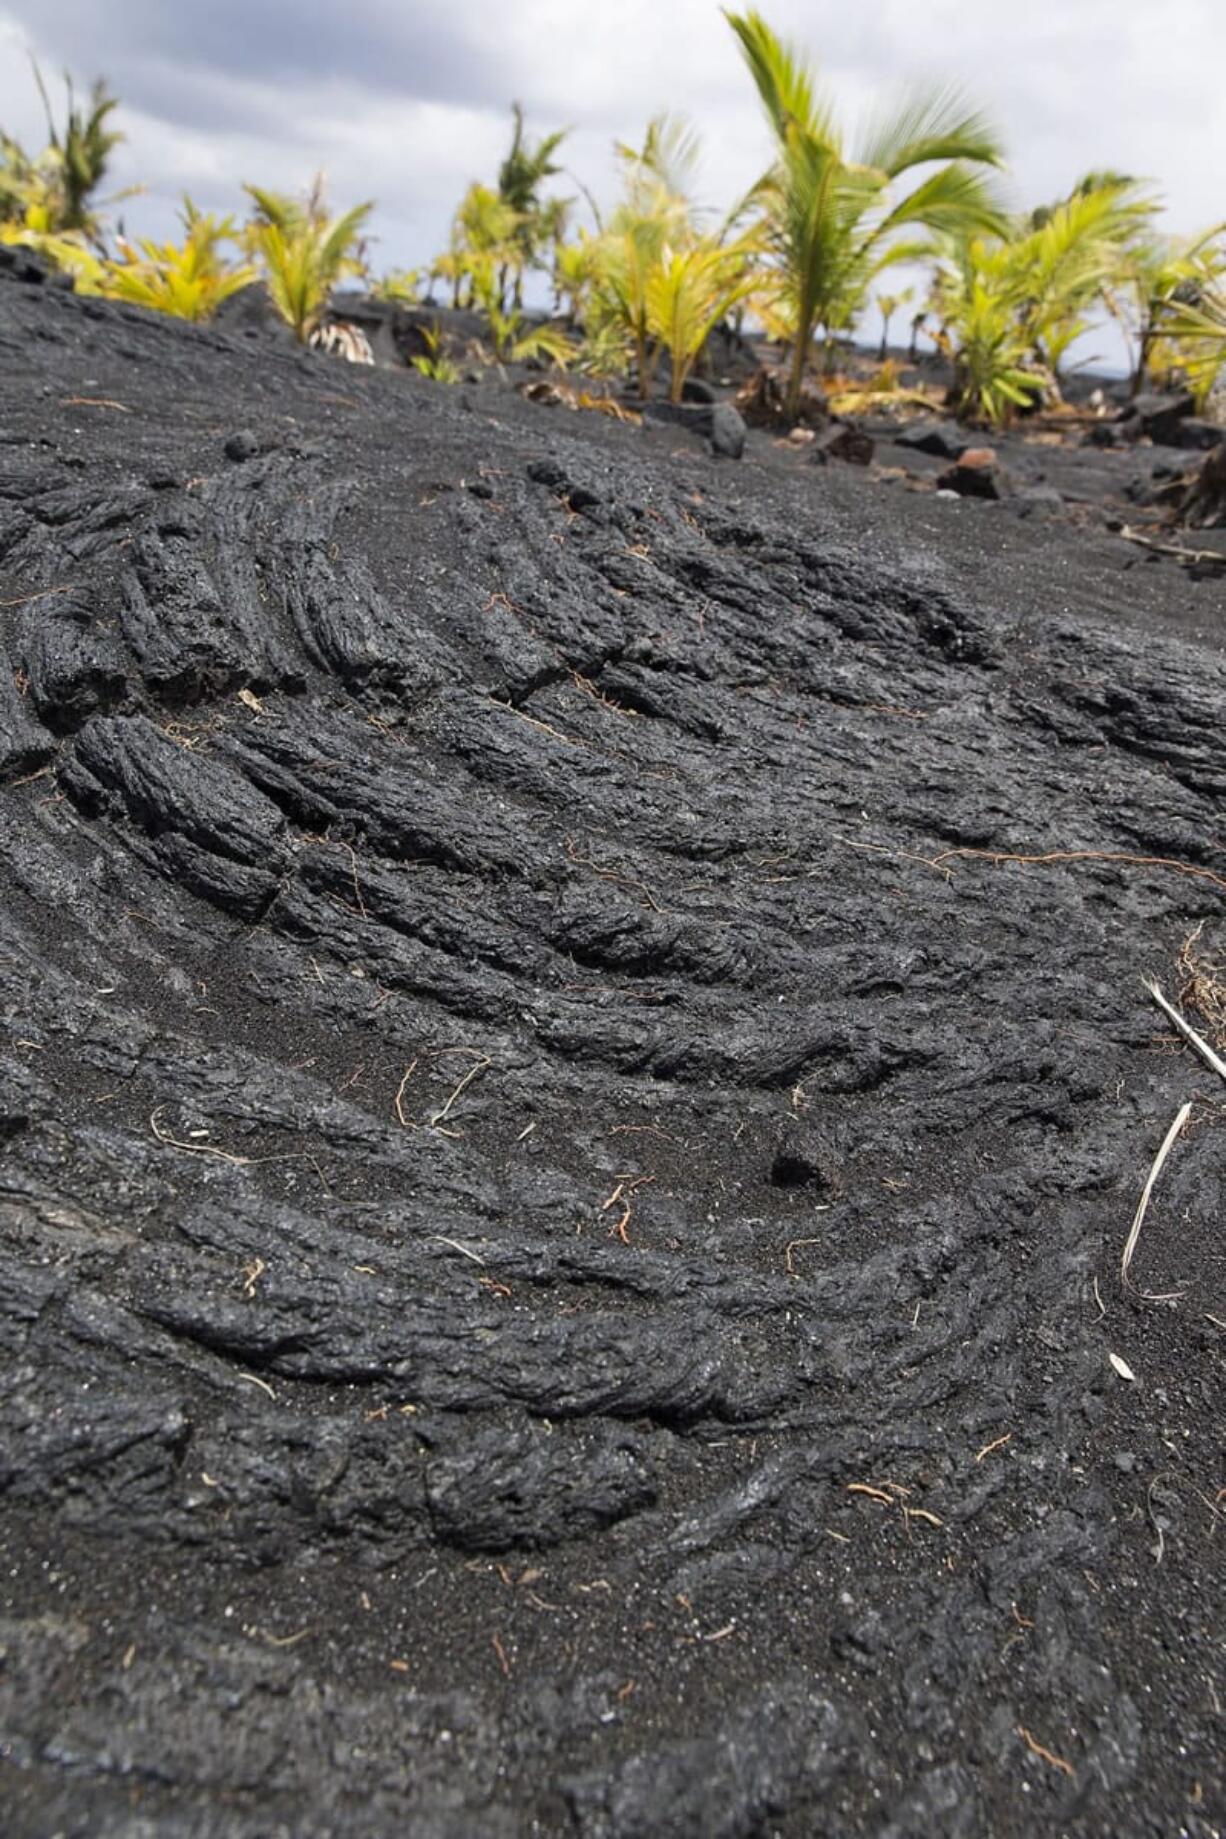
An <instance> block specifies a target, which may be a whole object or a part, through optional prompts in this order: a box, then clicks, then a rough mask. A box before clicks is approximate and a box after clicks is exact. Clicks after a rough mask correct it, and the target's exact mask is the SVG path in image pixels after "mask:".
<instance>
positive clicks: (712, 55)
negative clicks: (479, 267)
mask: <svg viewBox="0 0 1226 1839" xmlns="http://www.w3.org/2000/svg"><path fill="white" fill-rule="evenodd" d="M762 10H763V11H764V12H765V13H766V15H767V17H768V18H769V19H770V20H771V22H772V24H774V25H775V26H776V27H777V29H779V30H780V31H782V32H784V33H785V34H787V35H788V36H791V37H794V38H796V39H798V40H799V41H801V42H802V43H804V44H805V45H807V46H808V47H810V48H811V50H812V52H813V53H814V55H815V56H816V58H817V60H818V61H819V64H820V66H821V68H822V71H823V74H824V77H825V79H826V82H827V84H828V86H829V87H830V88H831V89H832V90H833V91H834V93H835V94H836V95H837V97H838V99H839V102H840V105H841V106H842V109H843V112H844V115H845V117H846V119H847V121H848V122H849V124H852V125H854V123H855V121H856V119H857V118H858V117H862V116H863V114H864V113H865V112H866V111H867V109H868V108H869V107H870V106H871V104H872V103H873V101H874V100H876V99H879V98H882V97H883V96H887V95H889V94H890V93H892V92H895V91H896V90H897V89H898V88H899V87H900V86H901V85H903V84H905V83H906V82H908V81H910V80H914V79H917V78H918V79H925V78H928V79H931V78H933V77H940V78H948V77H955V78H958V79H960V80H961V81H962V82H963V83H964V84H965V85H966V86H967V87H968V88H969V89H970V90H971V91H972V93H973V94H974V95H975V97H976V98H977V99H978V100H979V101H980V102H981V103H982V104H983V105H984V106H986V107H987V108H988V109H989V110H990V111H991V113H992V114H993V115H994V117H995V119H996V120H997V122H998V123H999V125H1000V127H1001V128H1002V130H1003V132H1004V134H1005V136H1006V139H1007V142H1008V145H1009V148H1010V150H1011V160H1012V163H1011V174H1010V182H1011V186H1012V190H1013V196H1014V198H1015V200H1016V201H1017V202H1018V203H1022V202H1026V203H1033V202H1037V201H1039V200H1041V199H1043V198H1047V197H1051V196H1054V195H1056V194H1058V193H1059V192H1060V191H1062V190H1066V189H1067V188H1068V186H1069V184H1070V183H1071V182H1072V181H1073V180H1074V179H1075V178H1076V177H1077V176H1079V175H1080V174H1081V173H1082V172H1084V171H1086V170H1087V169H1089V168H1092V167H1095V166H1104V165H1110V166H1113V167H1115V168H1116V169H1118V170H1124V171H1128V172H1131V173H1135V174H1143V175H1147V176H1150V177H1152V178H1154V179H1155V180H1157V181H1158V183H1159V185H1160V187H1161V190H1162V192H1163V194H1164V196H1165V198H1166V200H1167V204H1168V222H1169V225H1170V227H1171V228H1172V229H1176V230H1195V229H1199V228H1202V227H1206V226H1207V225H1209V224H1210V223H1212V222H1214V221H1215V220H1216V219H1218V218H1219V217H1224V216H1226V108H1224V107H1223V105H1222V80H1223V73H1224V72H1226V0H1180V4H1179V5H1178V6H1158V5H1155V4H1154V0H1021V3H1009V4H1005V3H1003V0H993V3H992V4H988V5H984V4H982V3H981V4H978V5H973V4H968V0H858V3H856V4H847V0H837V3H836V0H764V4H763V7H762ZM27 52H31V53H33V54H34V55H35V56H37V57H38V59H39V60H40V62H41V64H42V66H43V69H44V72H45V74H46V75H47V76H48V77H49V78H50V77H51V76H53V75H55V74H56V73H58V72H60V71H62V70H64V69H69V70H71V71H72V72H73V74H74V76H75V77H76V78H77V79H78V81H79V82H80V83H82V84H84V83H86V82H87V81H88V80H89V79H91V78H92V77H93V76H95V75H98V74H101V75H104V76H105V77H106V78H107V80H108V82H109V83H110V85H111V87H112V89H113V90H114V91H115V92H116V93H117V94H118V95H119V96H120V97H121V98H122V102H123V112H122V125H123V127H124V128H125V129H126V131H127V135H128V139H127V142H126V144H125V146H124V147H123V149H122V150H121V153H120V155H119V156H118V157H117V159H116V162H115V180H116V183H117V184H129V183H143V184H144V186H145V187H146V191H145V194H144V196H142V197H140V198H138V199H136V200H134V201H132V202H130V203H129V204H127V205H126V206H125V207H124V209H125V215H126V222H127V227H128V228H129V230H130V231H136V232H141V233H149V234H161V233H169V232H170V231H171V230H172V228H173V225H174V213H175V205H176V202H177V200H178V197H179V195H180V194H181V193H182V192H183V191H185V190H186V191H190V192H191V194H192V196H193V197H194V198H195V200H196V202H197V203H198V204H200V205H202V206H207V207H212V208H220V209H223V210H224V209H233V208H236V207H238V206H239V205H240V203H241V195H240V192H239V186H240V183H241V181H243V180H244V179H250V180H254V181H256V182H257V183H261V184H264V185H269V186H272V187H274V188H277V189H297V188H299V187H300V186H302V185H303V184H304V183H305V182H306V181H307V180H309V178H310V176H311V174H312V173H313V172H314V171H315V170H317V169H318V168H320V167H322V168H324V169H325V170H326V172H327V175H328V180H329V186H330V191H331V195H332V197H333V199H334V201H335V202H336V203H337V204H338V205H339V204H350V203H356V202H358V201H359V200H361V199H364V198H374V199H376V200H377V203H378V210H377V214H376V217H375V219H374V228H375V231H376V233H377V236H378V238H379V241H378V244H377V248H376V260H377V263H378V264H379V265H380V266H413V265H417V264H420V263H424V262H428V260H429V258H430V257H431V256H432V255H433V254H434V253H435V252H437V251H438V250H439V249H440V248H442V247H443V245H444V243H445V241H446V234H447V225H448V220H449V218H450V215H451V211H452V209H453V207H454V204H455V201H456V200H457V198H458V197H459V195H460V193H461V192H462V191H463V189H464V187H465V186H466V184H467V183H468V182H469V180H471V179H473V178H482V177H483V178H486V179H490V178H492V177H493V175H494V174H495V172H496V169H497V163H498V160H499V158H500V157H501V154H502V152H503V151H504V148H505V145H506V142H507V139H508V134H509V113H508V107H509V103H510V101H511V99H512V97H516V98H518V99H519V100H520V101H522V102H523V104H524V106H525V107H526V109H527V110H528V114H529V122H530V126H531V128H533V129H534V130H536V131H543V130H545V129H548V128H552V127H560V126H567V127H569V128H570V129H571V130H572V133H571V136H570V139H569V140H568V142H567V145H566V155H567V163H568V165H569V166H570V167H571V168H572V169H573V170H574V172H575V173H577V174H578V175H579V177H580V178H582V179H583V181H584V182H585V183H586V184H587V185H589V186H590V187H591V188H592V190H593V191H594V192H595V193H596V195H597V196H598V197H602V198H603V197H607V196H608V195H609V190H610V187H611V167H610V151H609V149H610V142H611V140H612V139H613V137H614V136H615V135H616V136H619V137H621V138H624V139H633V138H635V137H636V136H637V135H639V134H640V133H641V130H642V127H643V125H644V124H645V122H646V121H647V120H648V118H649V117H650V116H651V115H652V114H653V113H655V112H656V111H658V110H660V109H663V108H670V109H682V110H684V111H685V112H687V113H688V114H689V116H690V117H691V119H692V120H693V121H694V123H695V124H696V125H697V126H698V127H699V129H700V130H701V131H702V134H703V137H704V142H705V148H706V155H705V160H704V165H703V169H702V190H703V193H704V196H705V197H706V198H707V199H708V200H709V201H710V202H711V203H712V204H722V203H727V202H730V201H731V200H732V198H733V197H734V196H736V195H738V194H739V193H740V192H742V191H744V189H745V188H746V187H747V186H748V185H749V184H750V183H751V182H752V181H753V179H754V178H756V177H757V176H758V174H759V172H760V171H761V169H762V167H763V165H764V163H765V155H766V141H765V138H764V135H763V131H762V127H761V124H760V121H759V118H758V114H757V108H756V102H755V98H754V96H753V94H752V93H751V90H750V86H749V82H748V78H747V77H746V75H745V73H744V71H743V69H742V68H741V65H740V63H739V60H738V56H737V51H736V47H735V43H734V40H733V38H732V34H731V33H730V32H729V30H728V27H727V26H726V24H725V23H724V21H723V19H722V18H721V16H720V10H719V7H718V5H717V4H715V3H714V0H292V3H291V0H0V126H3V127H4V128H5V129H6V130H8V132H10V133H15V134H16V135H17V136H18V138H19V139H21V140H23V141H24V142H27V143H33V144H34V145H41V144H42V141H43V139H44V138H45V136H44V134H43V123H42V115H41V109H40V104H39V101H38V95H37V91H36V90H35V87H34V84H33V80H32V77H31V75H30V70H29V64H28V60H27V57H26V55H25V54H26V53H27ZM561 189H562V190H563V191H569V192H571V193H573V192H574V190H575V188H574V186H573V184H568V183H567V182H566V181H562V183H561Z"/></svg>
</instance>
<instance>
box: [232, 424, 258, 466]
mask: <svg viewBox="0 0 1226 1839" xmlns="http://www.w3.org/2000/svg"><path fill="white" fill-rule="evenodd" d="M259 451H260V443H259V442H258V441H257V440H256V438H255V435H254V434H252V432H251V430H250V429H249V428H240V429H239V430H238V431H237V433H235V434H231V435H230V436H229V437H228V439H227V441H226V458H227V460H234V461H237V462H241V461H243V460H254V458H255V456H256V454H257V453H258V452H259Z"/></svg>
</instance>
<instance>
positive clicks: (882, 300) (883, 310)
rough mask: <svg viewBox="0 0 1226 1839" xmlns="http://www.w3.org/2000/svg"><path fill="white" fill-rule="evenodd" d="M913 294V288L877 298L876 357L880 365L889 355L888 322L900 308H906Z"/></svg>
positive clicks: (880, 295)
mask: <svg viewBox="0 0 1226 1839" xmlns="http://www.w3.org/2000/svg"><path fill="white" fill-rule="evenodd" d="M914 292H915V289H914V288H911V287H906V288H904V289H903V291H902V293H901V294H878V296H877V311H878V312H879V313H880V314H881V349H880V350H879V351H878V353H877V356H878V359H879V360H880V362H881V363H882V364H884V363H885V361H886V359H887V358H888V357H889V355H890V321H891V320H892V319H893V317H894V315H895V313H897V311H898V309H899V307H900V306H906V304H907V302H908V301H909V300H910V299H911V296H912V295H913V293H914Z"/></svg>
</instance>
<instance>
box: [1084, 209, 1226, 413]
mask: <svg viewBox="0 0 1226 1839" xmlns="http://www.w3.org/2000/svg"><path fill="white" fill-rule="evenodd" d="M1223 295H1226V224H1215V225H1214V226H1213V228H1212V229H1211V230H1205V231H1202V232H1201V233H1200V235H1198V236H1193V237H1189V238H1186V239H1183V240H1179V239H1176V238H1174V237H1167V236H1149V237H1145V236H1141V237H1137V238H1135V239H1134V241H1133V242H1132V243H1131V245H1130V246H1129V247H1128V248H1127V249H1126V250H1125V252H1124V256H1123V260H1122V261H1121V263H1120V267H1119V272H1118V274H1117V276H1116V277H1115V282H1114V285H1113V286H1111V287H1110V288H1108V289H1107V291H1106V303H1107V305H1108V307H1109V308H1110V309H1111V311H1112V312H1113V314H1114V315H1115V317H1116V319H1117V320H1118V321H1119V323H1120V325H1121V327H1122V329H1123V331H1124V332H1125V334H1126V336H1129V337H1131V338H1132V339H1133V340H1134V341H1135V351H1136V356H1135V361H1134V364H1133V373H1132V393H1133V395H1135V394H1136V393H1137V391H1138V390H1140V389H1142V388H1143V387H1144V384H1145V380H1146V378H1147V376H1161V375H1162V374H1163V372H1164V371H1166V370H1169V369H1172V368H1177V367H1178V357H1179V349H1178V341H1179V340H1180V339H1181V338H1183V339H1186V338H1189V337H1203V336H1204V331H1203V326H1202V327H1201V328H1200V330H1199V331H1198V332H1195V333H1194V332H1193V330H1192V327H1193V323H1194V322H1195V321H1196V320H1197V316H1198V314H1199V313H1200V311H1201V307H1200V303H1202V302H1205V301H1207V302H1208V303H1209V306H1208V315H1209V320H1210V324H1211V325H1212V321H1213V317H1214V305H1213V303H1214V302H1215V301H1217V302H1220V301H1221V299H1222V297H1223ZM1181 327H1182V330H1180V328H1181ZM1211 347H1212V340H1211ZM1211 386H1212V380H1210V384H1209V386H1208V387H1211ZM1203 393H1204V394H1207V393H1208V388H1206V389H1205V390H1204V392H1203Z"/></svg>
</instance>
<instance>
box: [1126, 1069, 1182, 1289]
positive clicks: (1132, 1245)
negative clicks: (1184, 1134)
mask: <svg viewBox="0 0 1226 1839" xmlns="http://www.w3.org/2000/svg"><path fill="white" fill-rule="evenodd" d="M1191 1111H1192V1101H1191V1100H1190V1099H1189V1100H1188V1102H1187V1103H1186V1104H1184V1105H1181V1106H1180V1107H1179V1115H1178V1116H1177V1117H1176V1119H1175V1122H1174V1123H1173V1124H1172V1125H1171V1127H1170V1129H1169V1130H1168V1131H1167V1133H1166V1135H1165V1136H1164V1137H1163V1139H1162V1147H1161V1149H1160V1150H1159V1151H1158V1154H1157V1155H1156V1156H1155V1157H1154V1161H1153V1167H1152V1168H1151V1169H1150V1171H1149V1176H1148V1179H1147V1180H1146V1183H1145V1186H1144V1187H1143V1188H1142V1189H1141V1198H1140V1200H1139V1201H1138V1202H1137V1210H1136V1212H1135V1213H1134V1214H1133V1216H1132V1229H1131V1231H1130V1232H1129V1234H1128V1240H1127V1243H1126V1244H1125V1246H1124V1255H1123V1257H1122V1258H1121V1259H1120V1282H1121V1283H1122V1284H1123V1286H1124V1288H1125V1289H1126V1290H1127V1289H1130V1288H1131V1287H1132V1286H1131V1285H1130V1284H1129V1282H1128V1267H1129V1265H1130V1264H1131V1263H1132V1254H1133V1253H1134V1252H1135V1251H1136V1249H1137V1240H1138V1239H1139V1238H1140V1237H1141V1227H1142V1225H1143V1224H1144V1222H1145V1214H1146V1210H1147V1208H1148V1207H1149V1197H1150V1195H1151V1194H1152V1193H1153V1191H1154V1183H1155V1182H1156V1181H1157V1179H1158V1177H1159V1175H1160V1174H1161V1173H1162V1165H1163V1163H1164V1162H1165V1161H1166V1159H1167V1157H1168V1156H1169V1155H1170V1153H1171V1151H1172V1150H1173V1149H1174V1147H1175V1139H1176V1138H1177V1137H1178V1135H1179V1133H1180V1131H1181V1130H1182V1129H1183V1127H1184V1125H1185V1124H1186V1123H1187V1121H1188V1118H1189V1116H1190V1115H1191Z"/></svg>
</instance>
